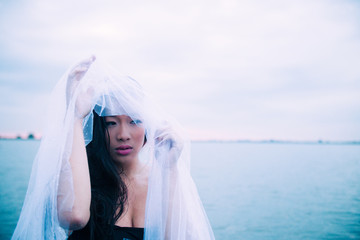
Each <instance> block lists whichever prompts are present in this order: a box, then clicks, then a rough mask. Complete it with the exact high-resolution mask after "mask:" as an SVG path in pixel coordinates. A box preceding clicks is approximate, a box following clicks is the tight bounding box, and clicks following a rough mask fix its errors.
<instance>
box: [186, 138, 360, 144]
mask: <svg viewBox="0 0 360 240" xmlns="http://www.w3.org/2000/svg"><path fill="white" fill-rule="evenodd" d="M192 142H207V143H209V142H213V143H264V144H269V143H270V144H321V145H360V141H356V140H354V141H352V140H349V141H327V140H318V141H301V140H299V141H297V140H273V139H270V140H192Z"/></svg>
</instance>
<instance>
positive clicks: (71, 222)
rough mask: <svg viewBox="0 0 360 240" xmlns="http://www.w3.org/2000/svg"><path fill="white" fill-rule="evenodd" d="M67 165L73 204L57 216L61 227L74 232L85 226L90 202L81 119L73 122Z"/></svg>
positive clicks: (88, 216)
mask: <svg viewBox="0 0 360 240" xmlns="http://www.w3.org/2000/svg"><path fill="white" fill-rule="evenodd" d="M69 163H70V168H71V176H72V184H73V186H72V187H73V191H74V192H73V204H72V208H71V211H70V212H67V211H60V213H59V216H60V222H61V223H62V225H63V226H65V227H66V228H69V229H70V230H76V229H80V228H82V227H84V226H85V225H86V224H87V222H88V220H89V218H90V202H91V186H90V175H89V166H88V161H87V155H86V148H85V141H84V135H83V129H82V119H76V120H75V122H74V136H73V143H72V151H71V155H70V159H69ZM60 187H61V186H60ZM60 204H61V203H60Z"/></svg>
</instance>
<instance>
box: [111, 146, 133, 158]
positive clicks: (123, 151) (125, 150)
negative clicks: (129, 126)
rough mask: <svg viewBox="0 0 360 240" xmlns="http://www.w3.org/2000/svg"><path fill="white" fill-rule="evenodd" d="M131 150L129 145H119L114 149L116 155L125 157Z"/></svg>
mask: <svg viewBox="0 0 360 240" xmlns="http://www.w3.org/2000/svg"><path fill="white" fill-rule="evenodd" d="M132 150H133V148H132V147H131V146H129V145H121V146H119V147H117V148H115V151H116V153H117V154H119V155H122V156H125V155H128V154H130V153H131V152H132Z"/></svg>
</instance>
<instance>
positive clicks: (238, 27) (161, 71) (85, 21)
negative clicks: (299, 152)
mask: <svg viewBox="0 0 360 240" xmlns="http://www.w3.org/2000/svg"><path fill="white" fill-rule="evenodd" d="M0 11H1V14H0V15H1V17H0V20H1V21H0V29H1V32H2V33H3V34H2V36H1V37H0V49H1V50H2V55H3V56H2V57H1V59H2V61H7V62H10V63H12V64H13V65H16V64H18V65H19V66H21V71H20V73H19V72H18V71H19V69H17V68H16V67H15V68H14V67H13V68H12V69H11V70H9V69H10V68H8V67H1V68H0V80H1V81H2V85H9V84H10V85H11V84H12V85H11V86H13V87H15V88H16V87H17V88H20V87H21V81H25V80H26V79H31V82H32V83H34V85H35V86H38V89H32V90H31V91H30V92H29V93H28V94H26V95H22V93H21V92H20V91H18V90H16V91H15V92H16V94H18V98H25V96H26V97H29V98H31V96H32V95H31V94H32V93H33V94H45V92H50V90H51V86H53V85H54V84H55V82H56V80H57V79H58V78H59V77H60V75H61V72H62V71H64V70H65V69H66V68H67V67H68V66H69V65H70V64H72V63H73V62H74V61H76V60H77V59H82V58H84V57H87V56H88V55H90V54H92V53H96V54H98V56H99V57H103V58H105V59H107V60H108V61H109V62H112V63H114V65H115V66H116V67H118V68H119V69H120V71H122V72H124V73H125V74H129V75H131V76H132V77H134V78H135V79H137V80H138V81H139V82H141V84H142V85H144V87H145V89H147V90H148V91H149V92H150V93H151V94H152V95H153V96H154V98H155V99H156V100H157V101H159V102H161V104H162V105H163V106H164V108H165V109H166V110H168V111H169V112H170V113H171V114H173V115H174V116H175V117H176V118H178V119H179V121H180V122H181V123H183V124H184V125H185V127H186V128H187V129H189V131H190V134H191V136H192V138H194V139H208V138H211V139H214V138H221V139H237V138H250V139H252V138H254V139H261V138H283V139H318V138H324V139H340V140H343V139H358V138H359V137H358V136H359V133H360V127H359V126H358V125H357V124H356V123H357V122H359V120H360V116H359V110H358V109H360V108H359V107H360V101H359V100H360V97H359V96H360V70H359V67H358V64H359V62H360V42H359V40H360V35H359V29H360V28H359V23H358V18H359V14H360V8H359V5H358V4H357V3H356V2H354V1H325V0H316V1H285V0H276V1H275V0H274V1H260V0H258V1H250V0H247V1H230V0H229V1H181V2H177V3H174V2H169V1H152V2H147V1H132V2H122V1H103V2H102V3H101V4H100V3H99V2H98V1H75V2H71V1H58V2H51V3H50V2H48V1H44V0H33V1H26V2H25V1H24V2H15V3H7V4H3V5H2V6H0ZM24 66H25V67H24ZM39 72H40V74H39ZM27 75H28V77H27ZM9 79H12V80H11V82H12V83H9ZM16 79H17V80H16ZM5 80H6V83H5V82H4V81H5ZM19 81H20V83H19ZM41 83H44V84H41ZM41 88H42V89H41ZM44 96H45V95H44ZM9 98H11V97H10V96H9ZM33 99H36V98H33ZM37 100H38V101H40V99H37ZM37 100H34V101H37ZM33 104H36V102H33ZM25 106H26V105H21V104H20V105H17V108H16V109H17V111H21V109H24V108H25ZM2 109H4V111H5V110H6V111H10V110H9V109H8V108H6V109H5V108H3V107H2ZM8 114H9V115H11V114H14V112H13V111H12V112H11V113H10V112H9V113H8ZM26 114H28V115H30V114H31V113H29V112H27V113H26ZM17 116H20V114H17ZM34 125H35V124H32V125H29V126H34ZM9 128H10V126H9ZM3 129H4V128H3ZM11 129H15V127H11ZM339 129H340V130H339Z"/></svg>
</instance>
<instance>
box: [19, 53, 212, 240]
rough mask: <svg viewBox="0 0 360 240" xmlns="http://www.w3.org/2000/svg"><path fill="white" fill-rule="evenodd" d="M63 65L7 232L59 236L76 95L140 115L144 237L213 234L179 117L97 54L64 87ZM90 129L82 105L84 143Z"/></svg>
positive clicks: (67, 201) (97, 106)
mask: <svg viewBox="0 0 360 240" xmlns="http://www.w3.org/2000/svg"><path fill="white" fill-rule="evenodd" d="M71 69H72V68H70V69H69V71H68V72H66V73H65V74H64V76H63V77H62V78H61V79H60V81H59V82H58V84H57V85H56V87H55V89H54V91H53V93H52V96H51V99H50V102H49V109H48V115H47V119H46V124H47V126H46V127H45V129H44V133H43V138H42V141H41V144H40V148H39V151H38V153H37V155H36V158H35V160H34V164H33V168H32V173H31V177H30V182H29V185H28V190H27V194H26V198H25V201H24V205H23V208H22V211H21V215H20V218H19V221H18V224H17V227H16V229H15V232H14V234H13V236H12V239H66V238H67V234H68V231H67V229H66V222H65V223H61V225H60V222H59V219H58V213H59V212H60V211H62V212H68V213H71V210H72V204H73V200H74V193H73V179H72V174H71V167H70V163H69V158H70V154H71V147H72V139H73V126H74V120H75V118H76V117H77V116H76V104H79V101H78V102H77V101H76V100H77V98H78V97H79V96H82V98H83V99H82V101H90V102H91V105H92V110H94V111H95V112H96V113H97V114H98V115H100V116H110V115H128V116H130V117H131V118H133V119H139V120H141V121H142V124H143V126H144V128H145V132H146V139H147V142H146V144H145V145H144V147H143V149H142V150H141V153H140V161H141V162H142V163H143V164H146V165H147V166H148V169H149V178H148V194H147V200H146V211H145V235H144V239H148V240H150V239H152V240H153V239H196V240H201V239H206V240H207V239H214V235H213V233H212V230H211V226H210V224H209V222H208V219H207V216H206V213H205V211H204V209H203V206H202V203H201V200H200V198H199V195H198V193H197V189H196V186H195V184H194V182H193V180H192V178H191V176H190V141H189V140H188V139H187V138H186V136H185V135H184V131H183V130H182V129H181V127H180V126H179V124H177V123H176V121H175V120H174V119H172V118H170V117H169V116H167V115H166V114H165V113H164V112H163V111H162V110H161V109H160V108H158V107H157V106H156V104H154V102H153V101H152V100H151V98H150V97H149V96H147V95H146V94H145V92H144V91H143V89H142V87H141V86H140V85H139V84H138V83H137V82H136V81H135V80H133V79H132V78H130V77H127V76H122V75H120V74H119V73H117V72H116V71H115V70H114V69H111V68H110V67H108V66H107V65H105V64H102V63H101V62H100V61H98V60H96V61H95V62H94V63H93V64H92V65H91V67H90V68H89V70H88V71H87V72H86V74H85V76H84V77H83V78H82V79H81V81H79V84H78V86H77V87H76V88H75V89H72V90H70V91H69V89H68V88H69V85H68V82H67V81H68V76H69V73H70V72H71ZM69 92H71V94H69ZM84 96H85V97H84ZM92 128H93V111H90V113H89V114H88V115H87V116H86V117H85V119H84V121H83V130H84V137H85V143H86V144H88V143H89V142H91V140H92Z"/></svg>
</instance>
